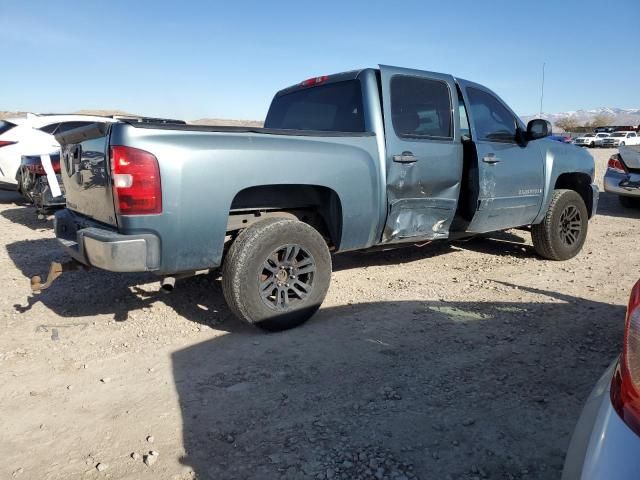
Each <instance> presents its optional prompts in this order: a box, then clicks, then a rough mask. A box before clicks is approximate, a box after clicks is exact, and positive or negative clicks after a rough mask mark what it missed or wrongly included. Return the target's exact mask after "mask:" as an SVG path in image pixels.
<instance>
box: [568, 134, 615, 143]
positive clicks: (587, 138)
mask: <svg viewBox="0 0 640 480" xmlns="http://www.w3.org/2000/svg"><path fill="white" fill-rule="evenodd" d="M608 136H609V134H608V133H605V132H600V133H587V134H585V135H583V136H582V137H578V138H576V139H575V140H574V141H573V143H574V144H575V145H579V146H581V147H599V146H600V145H601V143H602V140H603V139H605V138H607V137H608Z"/></svg>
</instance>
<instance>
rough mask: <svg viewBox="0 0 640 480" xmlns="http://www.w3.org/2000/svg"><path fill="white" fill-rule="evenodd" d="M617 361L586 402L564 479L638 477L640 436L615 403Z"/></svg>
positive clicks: (627, 479) (593, 479) (572, 442)
mask: <svg viewBox="0 0 640 480" xmlns="http://www.w3.org/2000/svg"><path fill="white" fill-rule="evenodd" d="M615 366H616V362H614V363H613V364H612V365H611V366H610V367H609V368H608V369H607V371H606V372H605V373H604V375H603V376H602V377H601V378H600V380H599V381H598V383H597V384H596V386H595V388H594V389H593V391H592V392H591V395H590V396H589V398H588V399H587V402H586V403H585V406H584V409H583V410H582V414H581V415H580V419H579V420H578V423H577V424H576V428H575V430H574V432H573V436H572V437H571V443H570V444H569V449H568V451H567V456H566V458H565V463H564V470H563V472H562V480H610V479H615V480H637V479H638V472H640V456H639V455H638V451H640V437H638V436H637V435H636V434H635V433H633V432H632V431H631V429H630V428H629V427H627V425H625V423H624V422H623V421H622V420H621V419H620V416H619V415H618V413H617V412H616V411H615V410H614V409H613V406H612V405H611V399H610V397H609V386H610V385H611V377H612V375H613V372H614V369H615Z"/></svg>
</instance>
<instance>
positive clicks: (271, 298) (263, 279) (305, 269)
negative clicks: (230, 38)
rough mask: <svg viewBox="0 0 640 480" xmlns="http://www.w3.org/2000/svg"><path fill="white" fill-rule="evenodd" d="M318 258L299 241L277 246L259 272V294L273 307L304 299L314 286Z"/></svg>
mask: <svg viewBox="0 0 640 480" xmlns="http://www.w3.org/2000/svg"><path fill="white" fill-rule="evenodd" d="M315 274H316V262H315V259H314V258H313V255H311V253H309V251H308V250H306V249H305V248H303V247H302V246H300V245H296V244H287V245H283V246H281V247H278V248H277V249H276V250H274V251H273V252H271V254H270V255H269V256H268V257H267V258H266V260H265V261H264V262H263V263H262V268H261V269H260V271H259V272H258V288H259V292H260V298H261V299H262V301H263V302H264V303H265V304H266V305H267V306H268V307H269V308H271V309H274V310H279V311H284V310H290V309H292V308H295V307H296V306H297V305H300V304H301V303H304V301H305V300H306V299H307V298H308V297H309V295H310V294H311V291H312V290H313V283H314V277H315Z"/></svg>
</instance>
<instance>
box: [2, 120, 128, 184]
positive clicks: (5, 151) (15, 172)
mask: <svg viewBox="0 0 640 480" xmlns="http://www.w3.org/2000/svg"><path fill="white" fill-rule="evenodd" d="M105 121H111V122H113V121H115V120H114V119H109V118H107V117H100V116H93V115H38V114H33V113H29V114H27V116H26V117H24V118H11V119H7V120H0V188H2V189H9V190H15V189H18V188H20V183H21V180H20V177H19V175H20V164H21V162H22V156H23V155H38V154H40V153H44V152H47V153H48V152H53V151H56V150H58V149H59V147H60V146H59V145H58V142H57V141H56V139H55V137H54V135H57V134H60V133H64V132H67V131H69V130H73V129H74V128H78V127H84V126H87V125H91V124H92V123H94V122H105Z"/></svg>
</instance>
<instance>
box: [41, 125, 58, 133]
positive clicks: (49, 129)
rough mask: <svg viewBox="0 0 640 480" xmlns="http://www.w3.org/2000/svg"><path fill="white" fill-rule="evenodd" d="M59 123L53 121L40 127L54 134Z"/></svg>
mask: <svg viewBox="0 0 640 480" xmlns="http://www.w3.org/2000/svg"><path fill="white" fill-rule="evenodd" d="M59 125H60V124H59V123H52V124H50V125H45V126H44V127H40V129H39V130H41V131H42V132H45V133H49V134H51V135H53V133H54V132H55V131H56V128H58V126H59Z"/></svg>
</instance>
